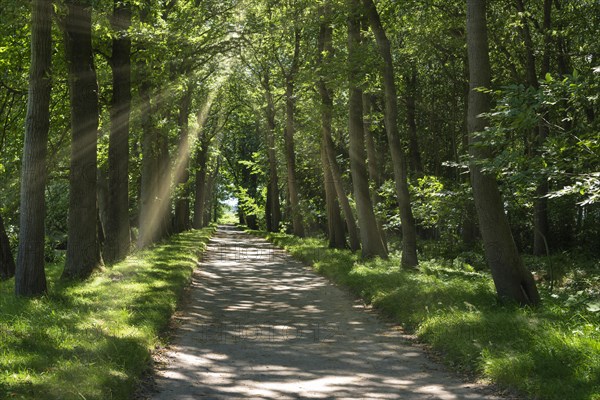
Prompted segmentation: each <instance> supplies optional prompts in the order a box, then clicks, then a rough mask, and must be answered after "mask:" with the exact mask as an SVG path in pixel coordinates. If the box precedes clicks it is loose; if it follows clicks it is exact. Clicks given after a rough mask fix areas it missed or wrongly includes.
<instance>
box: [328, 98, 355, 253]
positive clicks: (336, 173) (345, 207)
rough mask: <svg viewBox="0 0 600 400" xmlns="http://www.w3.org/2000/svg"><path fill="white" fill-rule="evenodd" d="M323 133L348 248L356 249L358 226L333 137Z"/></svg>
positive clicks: (329, 133)
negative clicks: (338, 161)
mask: <svg viewBox="0 0 600 400" xmlns="http://www.w3.org/2000/svg"><path fill="white" fill-rule="evenodd" d="M332 105H333V103H332ZM323 134H324V135H325V137H324V139H323V141H324V142H325V150H326V152H327V159H328V160H329V167H330V168H331V176H332V179H333V186H334V187H335V192H336V194H337V197H338V200H339V202H340V206H341V208H342V212H343V213H344V219H345V220H346V229H348V237H349V239H350V243H349V244H350V250H352V251H358V250H359V249H360V238H359V235H358V226H357V225H356V220H355V219H354V214H353V213H352V207H351V206H350V201H349V200H348V195H347V194H346V191H345V189H344V185H343V181H342V172H341V170H340V166H339V165H338V163H337V159H336V158H335V147H334V145H333V139H332V138H331V132H323Z"/></svg>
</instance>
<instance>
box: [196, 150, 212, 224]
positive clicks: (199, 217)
mask: <svg viewBox="0 0 600 400" xmlns="http://www.w3.org/2000/svg"><path fill="white" fill-rule="evenodd" d="M208 146H209V143H207V141H206V140H201V141H200V148H199V149H198V152H197V153H196V162H195V164H196V165H195V167H196V184H195V193H194V194H195V196H194V221H193V227H194V229H201V228H203V227H204V205H205V203H206V166H207V163H208Z"/></svg>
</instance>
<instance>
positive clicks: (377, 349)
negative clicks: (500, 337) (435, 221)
mask: <svg viewBox="0 0 600 400" xmlns="http://www.w3.org/2000/svg"><path fill="white" fill-rule="evenodd" d="M180 322H181V324H180V327H179V328H178V330H177V332H176V337H175V338H174V342H173V346H172V348H171V349H170V350H169V351H168V353H167V356H168V358H169V361H168V363H167V364H166V366H165V368H164V369H163V370H162V371H159V373H158V377H157V383H158V389H159V393H157V394H156V395H155V396H154V399H157V400H158V399H200V398H210V399H231V398H263V399H296V398H315V399H319V398H320V399H323V398H339V399H345V398H347V399H357V398H360V399H399V398H401V399H428V398H432V399H484V398H485V399H487V398H494V397H492V396H490V395H486V394H485V393H484V390H483V388H481V387H476V386H475V385H468V384H464V383H462V382H461V381H460V380H458V379H457V378H454V377H452V376H450V375H449V374H448V373H446V372H444V371H443V370H442V368H441V367H439V366H437V365H436V364H433V363H431V362H430V361H429V360H428V359H427V358H426V357H425V356H424V354H423V353H422V352H421V351H420V350H418V349H416V348H414V347H412V346H410V345H409V344H408V343H406V342H405V341H404V340H403V338H402V335H401V334H400V332H399V331H398V330H397V329H394V328H393V327H392V326H389V325H386V324H385V323H383V322H381V321H379V320H378V319H377V318H375V316H374V315H373V314H372V313H367V312H365V311H364V310H363V309H362V306H361V305H360V304H358V303H356V302H354V301H353V300H352V299H351V298H350V297H349V296H348V295H347V294H346V293H345V292H343V291H342V290H340V289H338V288H336V287H334V286H333V285H331V284H330V283H329V282H328V281H327V280H325V279H324V278H322V277H319V276H317V275H315V274H314V273H313V272H312V271H311V270H309V268H307V267H305V266H303V265H302V264H301V263H299V262H297V261H294V260H293V259H291V258H290V257H289V256H287V255H286V254H285V253H284V252H283V251H282V250H279V249H275V248H274V247H272V246H271V245H270V244H269V243H268V242H266V241H265V240H263V239H259V238H255V237H250V236H248V235H246V234H244V233H242V232H240V231H237V230H235V229H233V228H231V227H220V229H219V231H218V232H217V234H216V235H215V237H214V238H213V240H212V241H211V243H210V245H209V251H208V256H207V258H206V259H205V260H204V263H203V264H202V265H201V267H200V268H199V269H198V270H197V271H196V273H195V275H194V281H193V290H192V292H191V299H190V303H189V304H188V306H187V307H186V309H185V310H184V316H183V317H181V321H180Z"/></svg>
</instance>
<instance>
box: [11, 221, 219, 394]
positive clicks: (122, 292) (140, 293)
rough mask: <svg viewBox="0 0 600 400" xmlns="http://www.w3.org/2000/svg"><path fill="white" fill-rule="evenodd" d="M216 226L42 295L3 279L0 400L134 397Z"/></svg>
mask: <svg viewBox="0 0 600 400" xmlns="http://www.w3.org/2000/svg"><path fill="white" fill-rule="evenodd" d="M213 231H214V229H213V228H207V229H205V230H202V231H192V232H187V233H184V234H181V235H177V236H174V237H173V238H171V239H170V240H169V241H168V242H166V243H164V244H161V245H158V246H156V247H154V248H151V249H149V250H146V251H142V252H139V253H136V254H133V255H131V256H130V257H128V258H127V259H126V260H124V261H123V262H121V263H118V264H116V265H114V266H111V267H109V268H106V269H104V270H103V271H101V272H99V273H97V274H95V275H94V276H92V277H91V278H90V279H89V280H87V281H85V282H75V281H71V282H64V281H60V280H58V277H59V274H60V270H61V267H60V266H57V265H53V266H49V268H48V277H49V281H50V288H51V292H50V294H49V295H47V296H44V297H42V298H38V299H18V298H14V296H13V295H12V290H13V285H14V280H13V281H8V282H2V283H1V284H0V309H1V310H2V312H1V314H0V339H1V340H0V398H12V397H15V398H25V399H39V398H44V399H81V398H86V399H107V398H112V399H127V398H129V397H130V395H131V393H132V392H133V389H134V384H135V381H136V379H137V378H138V377H139V376H140V375H141V373H142V372H143V371H144V370H145V369H146V368H148V365H149V360H150V349H151V348H153V346H154V345H155V344H156V342H157V340H158V336H157V335H158V333H159V332H160V331H161V330H162V329H164V328H165V326H166V324H167V322H168V320H169V317H170V315H171V314H172V312H173V311H174V310H175V307H176V305H177V301H178V299H179V297H180V294H181V293H182V291H183V289H184V287H185V286H186V284H187V283H188V282H189V280H190V276H191V274H192V272H193V269H194V268H195V267H196V265H197V261H198V258H199V256H200V255H201V253H202V251H203V250H204V248H205V243H206V242H207V241H208V239H209V237H210V236H211V234H212V232H213Z"/></svg>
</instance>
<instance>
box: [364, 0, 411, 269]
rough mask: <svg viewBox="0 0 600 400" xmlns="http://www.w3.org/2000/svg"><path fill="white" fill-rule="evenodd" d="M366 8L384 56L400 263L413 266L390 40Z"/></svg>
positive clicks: (374, 14)
mask: <svg viewBox="0 0 600 400" xmlns="http://www.w3.org/2000/svg"><path fill="white" fill-rule="evenodd" d="M363 4H364V6H365V10H366V13H367V16H368V19H369V25H370V26H371V30H372V31H373V34H374V35H375V40H376V41H377V48H378V49H379V54H380V55H381V58H382V59H383V71H382V74H383V89H384V93H385V110H384V117H385V125H386V132H387V136H388V144H389V146H390V152H391V156H392V165H393V168H394V181H395V183H396V195H397V196H398V204H399V206H400V220H401V222H402V261H401V263H402V266H404V267H410V268H412V267H416V266H417V264H418V259H417V230H416V226H415V220H414V218H413V214H412V208H411V205H410V195H409V192H408V181H407V174H406V159H405V157H404V152H403V150H402V146H401V144H400V132H399V129H398V98H397V94H396V83H395V77H394V63H393V59H392V52H391V48H390V42H389V40H388V38H387V36H386V34H385V31H384V29H383V26H382V25H381V21H380V19H379V14H378V13H377V8H376V7H375V4H374V3H373V1H372V0H363Z"/></svg>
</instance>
